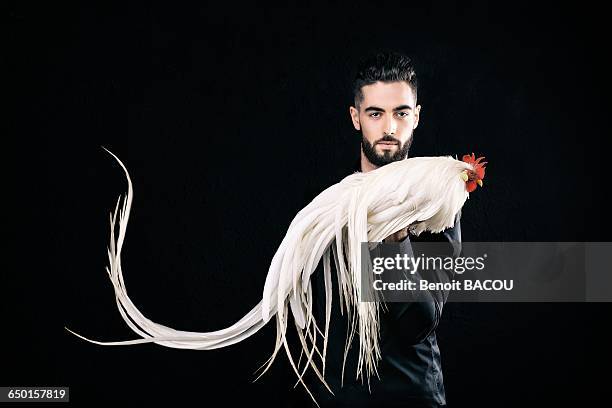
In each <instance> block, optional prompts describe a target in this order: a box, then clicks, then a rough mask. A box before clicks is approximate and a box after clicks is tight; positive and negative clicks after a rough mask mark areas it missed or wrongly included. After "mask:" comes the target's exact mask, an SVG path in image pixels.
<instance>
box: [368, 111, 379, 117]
mask: <svg viewBox="0 0 612 408" xmlns="http://www.w3.org/2000/svg"><path fill="white" fill-rule="evenodd" d="M379 116H380V112H374V113H371V114H370V117H372V118H377V117H379Z"/></svg>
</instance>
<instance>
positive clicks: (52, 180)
mask: <svg viewBox="0 0 612 408" xmlns="http://www.w3.org/2000/svg"><path fill="white" fill-rule="evenodd" d="M583 10H585V8H584V7H583ZM587 11H589V10H587ZM6 16H7V17H8V23H9V24H8V25H7V26H8V27H9V29H10V34H9V40H10V43H11V44H10V45H11V47H10V50H11V51H13V54H12V55H11V58H9V59H7V61H6V62H7V63H8V66H9V68H11V72H12V76H11V77H10V78H7V79H8V82H9V84H8V85H17V89H18V91H17V93H16V94H15V98H14V101H15V104H14V105H13V106H15V107H17V112H16V114H15V115H13V116H11V117H10V118H9V120H8V122H7V123H8V125H9V130H10V131H12V132H14V134H15V135H16V140H17V141H18V142H22V144H23V147H21V148H20V150H19V152H20V153H21V155H20V156H19V158H20V160H18V164H17V165H16V167H13V169H12V171H13V172H14V175H16V176H17V180H18V183H17V184H18V185H19V186H18V188H19V190H20V191H21V192H22V193H28V194H23V195H20V196H19V197H22V199H21V200H19V201H17V204H18V206H19V207H20V208H19V209H20V210H24V211H25V216H23V217H20V218H18V219H17V217H15V216H14V215H13V214H9V215H8V219H9V221H15V220H17V221H18V222H19V223H20V224H19V225H20V227H19V229H18V233H17V234H16V235H15V237H16V239H17V242H18V243H19V244H21V245H20V249H21V250H22V251H19V255H20V257H19V261H20V262H19V264H18V265H19V266H18V267H15V268H12V269H7V271H6V272H7V273H3V276H2V279H3V283H2V287H3V289H4V293H5V296H3V301H4V304H3V308H2V315H3V316H6V317H7V318H6V319H3V320H5V322H6V326H5V328H4V329H3V331H2V337H3V342H4V343H5V344H4V345H3V347H2V352H3V356H2V360H3V361H2V369H1V370H0V385H6V386H9V385H21V386H25V385H63V386H70V392H71V401H72V402H73V403H87V402H90V401H108V402H118V401H130V402H134V403H151V402H169V401H172V400H180V401H181V402H187V401H192V402H194V403H198V404H204V405H207V403H208V402H210V401H213V400H214V401H218V402H219V403H221V402H223V401H226V402H227V403H229V404H237V403H240V402H249V403H252V404H270V406H275V405H282V404H283V401H284V399H285V398H287V395H286V394H288V393H295V394H303V391H302V390H301V389H299V388H298V389H297V390H296V391H292V392H290V391H288V390H289V389H290V386H291V385H292V384H293V382H292V377H291V376H292V375H293V374H292V373H291V372H288V371H285V370H286V365H285V357H284V356H281V357H280V358H279V360H278V361H277V363H276V364H275V365H274V367H273V369H272V371H271V372H270V373H269V374H267V375H266V376H264V377H263V378H262V379H261V380H259V381H258V382H257V383H255V384H251V383H250V380H252V379H253V378H254V376H253V375H252V373H253V371H254V370H255V369H256V368H257V367H258V366H259V365H261V364H263V362H264V361H265V359H266V358H267V357H268V356H269V354H270V353H271V352H272V347H273V343H274V336H275V328H274V325H273V324H269V325H268V326H266V327H265V328H264V329H262V331H260V332H259V333H258V334H256V335H255V336H253V337H251V338H250V339H248V340H246V341H244V342H243V343H241V344H237V345H235V346H232V347H230V348H227V349H220V350H215V351H210V352H205V351H194V350H175V349H170V348H165V347H162V346H159V345H153V344H147V345H139V346H130V347H102V346H96V345H93V344H90V343H86V342H84V341H82V340H80V339H78V338H76V337H74V336H72V335H71V334H69V333H67V332H66V331H64V328H63V327H64V326H67V327H69V328H70V329H72V330H75V331H77V332H78V333H80V334H82V335H84V336H87V337H90V338H94V339H97V340H101V341H112V340H126V339H134V338H136V337H137V336H136V335H135V334H134V333H132V332H131V331H130V330H129V328H127V326H126V325H125V323H124V322H123V320H122V319H121V317H120V315H119V313H118V312H117V309H116V304H115V300H114V296H113V291H112V286H111V284H110V282H109V281H108V277H107V276H106V273H105V271H104V266H105V265H106V263H107V258H106V246H107V245H108V234H109V231H108V214H109V212H110V211H111V210H112V209H114V207H115V203H116V200H117V198H118V196H119V195H120V194H123V193H124V192H125V191H126V188H127V186H126V183H125V179H124V175H123V173H122V171H121V169H120V168H119V166H118V165H117V164H116V162H115V161H114V159H112V157H111V156H110V155H108V154H107V153H106V152H105V151H104V150H103V149H102V148H101V146H104V147H106V148H108V149H110V150H111V151H112V152H114V153H115V154H117V155H118V156H119V158H120V159H121V160H122V161H123V162H124V163H125V164H126V166H127V168H128V170H129V171H130V175H131V177H132V181H133V183H134V194H135V196H134V203H133V207H132V216H131V219H130V224H129V227H128V233H127V238H126V243H125V246H124V252H123V258H122V261H123V267H124V274H125V280H126V285H127V287H128V288H129V289H128V293H129V295H130V297H131V299H132V300H133V302H134V303H135V304H136V305H137V306H138V307H139V308H140V310H141V311H142V312H143V313H144V314H145V315H146V316H147V317H149V318H150V319H152V320H153V321H155V322H158V323H161V324H164V325H167V326H170V327H173V328H176V329H182V330H193V331H211V330H216V329H221V328H224V327H226V326H228V325H229V324H230V323H233V322H234V321H236V320H238V319H239V318H241V317H242V316H243V315H244V314H245V313H246V312H247V311H249V310H250V309H251V307H252V306H253V305H255V304H256V303H257V302H258V301H259V299H260V296H261V290H262V289H263V283H264V280H265V276H266V272H267V268H268V266H269V261H270V260H271V258H272V256H273V254H274V252H275V250H276V248H277V245H278V244H279V243H280V240H281V238H282V237H283V235H284V233H285V231H286V228H287V227H288V225H289V223H290V221H291V219H292V218H293V216H294V215H295V213H296V212H297V211H299V209H301V208H302V207H303V206H304V205H305V204H306V203H307V202H308V200H310V199H311V198H312V197H314V195H315V194H317V193H318V192H320V191H322V190H323V189H324V188H326V187H328V186H329V185H331V184H333V183H335V182H337V181H339V179H340V178H342V177H343V176H345V175H347V174H348V173H349V172H350V169H351V166H352V165H353V163H354V162H355V160H356V159H357V157H358V154H359V135H358V134H357V133H356V132H355V130H354V129H353V127H352V125H351V122H350V119H349V115H348V107H349V105H350V103H351V91H350V81H351V78H352V75H354V68H355V65H356V64H357V63H358V61H359V60H360V59H361V58H362V57H363V56H365V55H366V54H368V53H370V52H373V51H377V50H380V49H395V50H399V51H403V52H406V53H408V54H409V55H412V56H413V57H414V59H415V62H416V66H417V72H418V75H419V80H420V88H419V103H420V104H421V105H422V111H421V122H420V126H419V127H418V129H417V130H416V132H415V141H414V143H413V147H412V149H411V152H410V156H433V155H441V154H452V155H462V154H464V153H471V152H475V153H476V154H477V155H485V156H486V157H487V159H488V161H489V165H488V166H487V167H488V168H487V176H486V179H485V188H484V189H482V190H479V191H477V192H476V193H475V194H472V195H471V197H470V200H468V202H467V203H466V205H465V207H464V211H463V218H462V233H463V240H464V241H479V240H482V241H605V240H609V239H607V236H606V234H605V232H606V230H605V228H603V227H602V223H603V222H604V220H600V221H598V222H595V223H594V222H591V218H592V215H593V213H594V212H595V211H596V210H595V206H596V205H597V203H598V202H599V198H598V197H597V194H596V191H595V187H594V185H595V184H594V183H595V182H594V181H593V179H592V178H591V177H590V175H591V174H590V171H589V170H590V167H589V166H590V164H589V163H588V160H587V152H586V151H587V150H588V151H589V152H590V151H592V150H597V149H596V148H594V145H593V144H592V140H591V139H590V138H589V136H594V138H593V139H596V138H597V137H599V136H598V135H596V134H599V133H600V129H601V128H600V127H599V125H598V124H597V123H596V118H598V117H601V115H602V114H603V108H602V107H600V106H599V105H598V104H597V103H596V101H597V99H598V98H599V96H600V95H599V93H600V91H599V90H598V88H597V87H596V86H597V85H598V84H597V83H596V80H595V71H596V63H595V60H594V59H593V58H592V55H591V51H592V49H593V48H595V47H596V45H595V43H594V42H593V40H592V37H591V36H590V34H592V32H589V31H587V30H585V28H584V27H585V26H584V24H585V23H587V24H589V25H590V28H591V29H593V28H597V24H595V23H594V21H595V20H593V23H592V24H590V23H589V22H590V20H589V19H588V18H590V17H588V18H587V16H585V15H583V14H582V13H581V14H579V13H578V12H577V11H576V10H575V9H572V8H569V7H568V8H559V6H558V5H553V4H550V5H539V6H537V7H536V6H535V5H534V4H533V3H532V4H526V5H517V4H515V3H511V4H508V5H506V6H498V7H496V8H494V7H491V6H488V5H486V4H484V3H478V2H475V3H474V2H465V3H462V4H461V5H459V6H457V5H452V6H451V5H441V4H440V3H434V5H429V6H423V7H421V8H419V9H413V8H406V7H405V6H401V5H400V4H399V3H395V4H387V5H384V4H373V3H369V4H367V3H366V4H356V3H353V4H350V5H345V6H342V7H341V6H333V5H329V4H327V5H325V6H310V5H302V6H299V7H291V8H282V9H278V8H266V7H260V6H254V5H238V4H227V5H226V6H219V5H217V6H214V7H213V6H207V5H203V4H199V5H197V6H190V7H183V6H176V5H174V4H173V5H170V4H166V5H160V6H151V5H143V4H139V5H135V4H132V5H127V4H121V5H108V4H106V5H99V6H95V7H94V6H89V7H85V6H82V7H74V8H73V7H69V6H66V5H64V6H55V5H47V6H45V7H42V8H41V7H35V6H33V5H28V4H27V3H26V4H24V3H21V4H20V5H19V6H14V7H12V8H10V10H8V12H7V14H6ZM589 154H590V153H589ZM600 218H604V217H600ZM606 222H609V221H606ZM608 310H609V305H608V304H588V303H571V304H570V303H568V304H562V303H551V304H546V303H532V304H512V303H507V304H456V303H449V304H447V306H446V309H445V311H444V316H443V321H442V323H441V326H440V327H439V329H438V338H439V343H440V348H441V351H442V360H443V365H444V376H445V385H446V391H447V401H448V404H449V406H451V407H468V406H501V405H505V404H508V405H516V404H518V403H527V402H540V403H542V405H545V406H554V405H555V404H558V403H564V402H567V401H569V399H570V398H580V399H583V400H585V401H586V400H587V399H589V400H593V401H595V400H598V399H600V398H603V394H604V391H605V389H604V390H602V389H601V388H597V387H595V386H594V384H593V381H594V380H595V379H596V378H595V376H596V373H597V372H598V371H597V370H596V369H595V370H594V369H593V368H592V364H593V363H595V365H600V366H601V365H602V364H603V363H601V362H602V361H603V360H602V359H603V358H604V357H609V353H608V352H607V351H606V349H605V348H604V349H598V348H597V347H596V346H595V344H594V340H596V339H598V338H599V337H600V336H599V331H600V326H602V325H603V324H602V323H601V322H602V320H601V319H602V318H603V316H605V312H606V311H608ZM589 359H590V360H589ZM587 361H590V363H588V364H587ZM306 402H307V401H306Z"/></svg>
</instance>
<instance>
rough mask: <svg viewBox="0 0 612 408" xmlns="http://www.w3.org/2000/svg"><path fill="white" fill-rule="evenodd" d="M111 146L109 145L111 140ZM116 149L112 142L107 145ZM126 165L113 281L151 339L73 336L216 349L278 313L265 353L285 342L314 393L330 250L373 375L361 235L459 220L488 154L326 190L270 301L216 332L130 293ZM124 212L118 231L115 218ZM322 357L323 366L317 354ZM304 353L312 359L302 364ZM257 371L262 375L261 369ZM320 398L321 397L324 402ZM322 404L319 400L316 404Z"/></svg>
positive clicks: (275, 278)
mask: <svg viewBox="0 0 612 408" xmlns="http://www.w3.org/2000/svg"><path fill="white" fill-rule="evenodd" d="M105 150H106V149H105ZM107 151H108V150H107ZM108 152H109V153H110V154H111V155H112V156H113V157H114V158H115V159H116V160H117V161H118V162H119V164H120V165H121V167H122V168H123V170H124V172H125V175H126V177H127V182H128V191H127V195H126V196H125V199H124V200H123V205H122V207H121V209H119V204H120V202H121V196H120V197H119V199H118V201H117V205H116V207H115V211H114V213H111V216H110V232H111V234H110V246H109V248H108V259H109V266H108V267H107V268H106V271H107V273H108V276H109V278H110V280H111V282H112V284H113V287H114V290H115V296H116V301H117V307H118V309H119V312H120V313H121V316H122V317H123V319H124V320H125V322H126V323H127V325H128V326H129V327H130V328H131V329H132V330H133V331H134V332H135V333H137V334H138V335H139V336H141V337H142V338H140V339H137V340H129V341H118V342H99V341H95V340H90V339H87V338H85V337H83V336H81V335H79V334H77V333H75V332H73V331H71V330H70V329H68V328H66V330H68V331H69V332H71V333H73V334H74V335H76V336H78V337H80V338H82V339H84V340H87V341H89V342H92V343H95V344H100V345H110V346H112V345H133V344H139V343H149V342H155V343H157V344H160V345H162V346H166V347H173V348H184V349H198V350H211V349H215V348H220V347H226V346H229V345H231V344H234V343H237V342H240V341H242V340H244V339H246V338H247V337H249V336H251V335H253V334H254V333H255V332H257V331H258V330H259V329H260V328H262V327H263V326H264V325H265V324H266V323H267V322H268V321H269V320H270V319H271V318H272V317H273V316H276V327H277V338H276V345H275V348H274V352H273V353H272V355H271V356H270V358H269V359H268V360H267V361H266V363H265V364H264V366H266V368H265V369H264V370H263V371H262V372H261V374H260V375H259V377H260V376H261V375H263V373H265V372H266V371H267V370H268V368H269V367H270V366H271V364H272V362H273V361H274V359H275V357H276V356H277V354H278V352H279V350H280V349H281V347H284V349H285V351H286V353H287V356H288V358H289V362H290V363H291V365H292V367H293V369H294V371H295V373H296V374H297V376H298V381H300V382H302V384H303V385H304V387H305V388H306V391H307V392H308V393H309V394H310V396H311V397H312V398H313V400H314V397H313V396H312V394H311V393H310V390H309V389H308V387H307V386H306V384H305V383H304V381H303V379H302V377H303V375H304V374H305V372H306V370H307V368H308V367H311V368H312V369H313V371H314V373H315V374H316V375H317V376H318V378H319V379H320V380H321V381H322V382H323V384H325V386H326V387H327V389H328V390H329V391H330V392H331V389H330V388H329V386H327V384H326V382H325V380H324V373H325V354H326V349H327V335H328V331H329V321H330V314H331V305H332V293H331V288H332V284H331V279H332V277H331V270H332V269H331V259H332V258H333V259H334V263H335V266H336V268H335V269H336V272H337V279H338V286H339V288H340V289H341V290H340V291H339V301H340V306H341V309H342V310H344V308H346V310H347V318H348V320H349V322H350V323H351V331H350V336H349V337H350V338H349V339H348V340H347V346H348V344H349V343H350V341H351V340H350V339H351V338H352V337H353V335H354V334H355V333H358V336H359V360H358V368H357V374H358V376H360V377H361V378H362V379H363V374H364V373H365V374H366V376H367V378H368V381H369V379H370V376H371V375H372V374H373V373H376V367H377V363H378V361H379V360H380V358H381V355H380V348H379V326H378V322H379V320H378V319H379V302H371V301H369V302H368V301H361V299H362V296H363V294H362V291H361V284H362V282H361V279H360V272H361V256H360V250H361V243H362V242H380V241H382V240H383V239H384V238H386V237H387V236H389V235H391V234H392V233H394V232H397V231H399V230H401V229H404V228H406V227H408V228H409V230H410V232H411V233H412V234H414V235H417V236H418V235H419V234H420V233H421V232H423V231H430V232H433V233H438V232H441V231H443V230H445V229H447V228H450V227H452V226H453V225H454V222H455V216H456V215H457V213H458V212H459V211H460V210H461V208H462V207H463V205H464V203H465V201H466V199H467V198H468V197H469V193H470V192H472V191H474V190H475V189H476V186H477V185H480V186H482V179H483V178H484V173H485V168H484V165H485V164H486V162H481V160H482V159H484V158H483V157H480V158H478V159H476V158H475V157H474V154H473V153H472V155H471V156H470V155H465V156H463V158H462V160H461V161H460V160H457V159H454V158H452V157H451V156H440V157H413V158H409V159H406V160H401V161H397V162H393V163H390V164H388V165H386V166H383V167H381V168H378V169H376V170H374V171H371V172H367V173H354V174H351V175H349V176H347V177H345V178H344V179H343V180H342V181H340V182H339V183H337V184H334V185H332V186H331V187H329V188H327V189H326V190H324V191H323V192H322V193H320V194H319V195H318V196H317V197H315V198H314V199H313V200H312V201H311V202H310V203H309V204H308V205H307V206H306V207H304V208H303V209H302V210H301V211H300V212H298V214H297V215H296V216H295V218H294V219H293V221H292V222H291V225H290V226H289V228H288V230H287V233H286V235H285V237H284V239H283V240H282V242H281V244H280V246H279V248H278V250H277V251H276V254H275V255H274V257H273V259H272V262H271V264H270V268H269V270H268V275H267V278H266V282H265V285H264V289H263V297H262V300H261V301H260V302H259V303H258V304H257V305H256V306H255V307H254V308H253V309H252V310H251V311H250V312H248V313H247V314H246V315H245V316H244V317H243V318H242V319H240V320H239V321H238V322H236V323H234V324H233V325H232V326H230V327H228V328H226V329H223V330H217V331H213V332H204V333H201V332H189V331H181V330H175V329H172V328H170V327H166V326H163V325H161V324H158V323H155V322H153V321H151V320H149V319H148V318H147V317H145V316H144V315H143V314H142V313H141V312H140V311H139V310H138V309H137V308H136V306H134V304H133V303H132V301H131V300H130V298H129V297H128V295H127V292H126V289H125V285H124V282H123V274H122V268H121V249H122V246H123V241H124V239H125V232H126V228H127V223H128V219H129V216H130V208H131V205H132V198H133V190H132V181H131V179H130V176H129V173H128V171H127V169H126V167H125V166H124V165H123V163H122V162H121V160H119V158H117V156H115V155H114V154H113V153H112V152H110V151H108ZM118 211H119V233H118V236H115V224H116V221H117V212H118ZM321 259H323V273H324V280H325V291H326V295H325V296H326V299H325V301H326V316H325V317H326V318H325V326H324V329H323V332H322V331H321V329H320V327H319V326H318V325H317V323H316V321H315V319H314V317H313V314H312V291H311V283H310V275H311V274H312V273H313V272H314V271H315V269H316V268H317V265H318V264H319V262H320V261H321ZM289 310H291V315H292V316H293V320H294V321H295V324H296V331H297V334H298V336H299V339H300V342H301V344H302V350H301V351H302V353H303V354H301V355H300V360H299V362H298V363H297V365H296V363H295V361H294V359H293V357H292V355H291V352H290V350H289V346H288V343H287V337H286V332H287V323H288V321H289ZM317 333H319V334H320V335H321V336H322V338H323V350H322V351H321V350H319V348H318V347H317V341H316V339H317ZM315 352H316V353H317V355H318V357H319V358H320V359H321V361H322V369H319V367H318V366H317V364H316V363H315V361H314V359H313V357H315ZM302 355H305V356H306V358H305V363H304V367H303V368H300V367H299V366H300V362H301V361H302V358H301V357H302ZM259 377H258V378H259ZM315 403H316V401H315ZM317 405H318V404H317Z"/></svg>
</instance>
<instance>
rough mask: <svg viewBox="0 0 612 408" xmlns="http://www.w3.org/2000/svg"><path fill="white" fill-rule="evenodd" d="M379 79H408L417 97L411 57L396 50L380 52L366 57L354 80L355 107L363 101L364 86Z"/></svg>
mask: <svg viewBox="0 0 612 408" xmlns="http://www.w3.org/2000/svg"><path fill="white" fill-rule="evenodd" d="M378 81H381V82H396V81H406V82H407V83H408V85H410V87H411V88H412V92H414V97H415V99H416V97H417V76H416V72H415V70H414V66H413V65H412V61H411V60H410V58H409V57H408V56H406V55H404V54H401V53H399V52H396V51H386V52H380V53H378V54H375V55H372V56H370V57H369V58H367V59H365V60H364V61H363V62H362V63H361V64H360V65H359V68H358V71H357V75H356V77H355V80H354V81H353V96H354V98H355V107H356V108H357V109H359V107H360V105H361V102H363V91H362V89H361V88H362V87H364V86H366V85H371V84H373V83H376V82H378Z"/></svg>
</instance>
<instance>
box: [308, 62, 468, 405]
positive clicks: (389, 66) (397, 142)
mask: <svg viewBox="0 0 612 408" xmlns="http://www.w3.org/2000/svg"><path fill="white" fill-rule="evenodd" d="M353 92H354V98H355V100H354V106H351V107H350V109H349V113H350V117H351V121H352V123H353V126H354V127H355V129H356V130H357V131H359V132H360V133H361V155H360V159H359V161H358V163H356V167H355V168H354V169H353V170H354V171H362V172H367V171H372V170H375V169H376V168H378V167H381V166H384V165H386V164H388V163H392V162H394V161H397V160H404V159H406V158H407V156H408V152H409V149H410V145H411V144H412V141H413V135H414V130H415V129H416V128H417V126H418V124H419V117H420V111H421V106H420V105H418V104H417V77H416V73H415V71H414V68H413V66H412V63H411V61H410V59H409V58H408V57H406V56H404V55H402V54H398V53H393V52H389V53H381V54H378V55H375V56H373V57H371V58H369V59H367V60H366V61H364V63H363V65H362V66H361V67H360V69H359V71H358V74H357V77H356V79H355V82H354V88H353ZM459 218H460V215H459V216H458V217H457V219H456V223H455V226H454V227H453V228H451V229H448V230H446V231H444V232H443V233H442V234H427V233H423V234H421V235H420V236H419V237H418V239H417V238H416V237H414V239H413V238H409V237H408V230H407V229H403V230H401V231H397V232H396V233H394V234H393V235H391V236H389V237H387V238H386V239H385V240H384V241H385V242H399V250H400V251H401V252H403V253H409V254H411V253H412V250H411V245H410V242H411V239H413V242H414V241H417V240H419V241H446V240H448V241H450V242H451V243H453V244H454V247H455V248H456V244H457V243H460V242H461V232H460V225H459ZM317 272H319V271H317ZM322 275H323V274H322V273H315V276H314V278H313V296H314V299H315V306H314V307H315V310H314V313H315V317H316V318H317V321H319V322H323V321H324V316H325V314H324V313H325V302H324V291H325V289H324V280H323V278H322ZM439 279H440V280H443V281H450V279H452V276H448V275H447V274H443V275H442V276H440V277H439ZM332 283H333V284H334V288H333V291H332V293H335V294H336V293H338V288H337V286H336V285H337V282H335V280H333V279H332ZM447 296H448V293H431V299H430V301H429V302H405V303H387V308H388V312H386V313H385V312H381V315H380V316H381V321H380V326H381V331H380V340H381V342H380V344H381V351H382V360H381V361H380V362H379V365H378V373H379V375H380V380H379V379H378V378H376V377H373V378H372V379H371V384H370V390H369V389H368V385H367V383H365V384H362V382H361V381H360V380H357V379H356V363H357V349H358V344H357V341H358V340H355V341H353V343H352V345H351V348H350V350H349V353H348V355H347V358H346V366H345V369H344V376H343V369H342V366H343V360H344V349H345V341H346V335H347V325H348V324H347V318H346V317H347V316H346V313H345V315H344V316H342V315H341V314H340V311H339V305H338V298H337V297H334V300H333V302H332V318H331V319H332V320H331V323H330V334H329V341H328V350H327V358H326V371H325V379H326V381H327V382H328V384H329V385H330V387H331V388H332V390H333V392H334V394H335V395H331V394H330V393H329V392H328V391H327V390H326V389H325V388H324V386H323V385H321V384H320V383H319V381H318V380H317V379H316V378H313V379H312V381H309V382H308V384H315V385H314V386H313V388H314V390H313V391H314V396H315V398H316V399H317V401H318V402H319V404H320V405H321V406H325V407H328V406H347V407H348V406H350V407H357V406H406V407H439V406H444V405H445V404H446V397H445V392H444V385H443V378H442V370H441V367H442V366H441V359H440V350H439V348H438V344H437V339H436V334H435V329H436V327H437V325H438V322H439V320H440V317H441V313H442V307H443V305H444V302H445V301H446V298H447ZM357 338H358V336H356V339H357ZM342 377H343V381H342Z"/></svg>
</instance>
